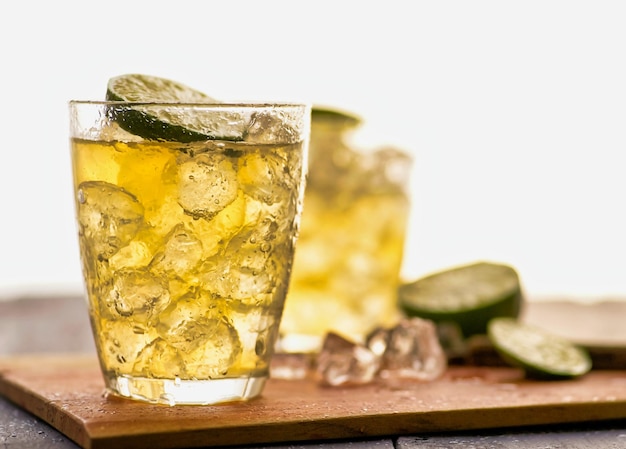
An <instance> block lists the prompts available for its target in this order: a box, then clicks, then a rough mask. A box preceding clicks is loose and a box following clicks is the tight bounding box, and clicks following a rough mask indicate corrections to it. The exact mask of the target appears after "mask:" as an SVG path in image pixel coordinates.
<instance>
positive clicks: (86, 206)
mask: <svg viewBox="0 0 626 449" xmlns="http://www.w3.org/2000/svg"><path fill="white" fill-rule="evenodd" d="M77 193H78V224H79V232H80V234H81V235H82V236H83V237H84V238H85V239H86V241H87V246H88V248H89V249H91V250H93V251H94V252H95V254H93V256H95V257H97V258H98V259H99V260H108V259H109V258H110V257H111V256H112V255H114V254H115V253H117V251H119V250H120V248H123V247H124V246H126V245H127V244H128V243H129V242H130V241H131V240H132V239H133V237H134V236H135V235H136V233H137V231H138V230H139V229H140V228H141V226H142V225H143V213H144V208H143V206H142V205H141V204H140V203H139V201H137V199H136V198H135V197H134V196H133V195H132V194H130V193H128V192H127V191H125V190H124V189H121V188H119V187H117V186H115V185H113V184H110V183H108V182H103V181H87V182H83V183H81V184H80V185H79V186H78V192H77Z"/></svg>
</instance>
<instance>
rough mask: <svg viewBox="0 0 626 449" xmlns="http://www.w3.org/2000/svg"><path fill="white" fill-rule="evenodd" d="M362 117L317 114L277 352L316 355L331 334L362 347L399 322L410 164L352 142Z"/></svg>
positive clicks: (392, 152) (394, 152) (393, 153)
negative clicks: (369, 338)
mask: <svg viewBox="0 0 626 449" xmlns="http://www.w3.org/2000/svg"><path fill="white" fill-rule="evenodd" d="M360 125H361V121H360V119H358V118H357V117H356V116H353V115H351V114H344V113H343V112H337V111H336V110H334V109H325V108H316V107H314V108H313V115H312V123H311V145H310V157H309V169H308V170H309V175H308V179H307V185H306V190H305V196H304V211H303V214H302V223H301V233H300V238H299V240H298V247H297V249H296V255H295V261H294V266H293V274H292V281H291V287H290V290H289V294H288V296H287V303H286V306H285V312H284V315H283V320H282V325H281V337H280V341H279V347H280V350H281V352H285V353H315V352H317V351H319V350H320V348H321V345H322V344H323V339H324V337H325V335H326V334H327V333H329V332H333V333H336V334H340V335H341V336H343V337H345V338H347V339H350V340H352V341H354V342H357V343H362V342H363V341H364V340H365V338H366V336H367V334H368V333H369V332H372V331H373V330H374V329H376V328H377V327H380V326H392V325H394V324H395V323H396V322H397V320H398V319H399V312H398V306H397V289H398V286H399V277H400V270H401V266H402V261H403V254H404V246H405V236H406V229H407V221H408V217H409V210H410V201H409V194H408V189H409V181H410V174H411V170H412V162H413V161H412V158H411V156H410V155H409V154H408V153H406V152H405V151H403V150H401V149H398V148H396V147H392V146H373V147H372V148H365V147H363V146H359V145H357V144H355V143H354V140H353V136H354V133H355V131H357V130H358V128H359V126H360Z"/></svg>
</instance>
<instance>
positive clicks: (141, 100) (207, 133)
mask: <svg viewBox="0 0 626 449" xmlns="http://www.w3.org/2000/svg"><path fill="white" fill-rule="evenodd" d="M106 100H107V101H123V102H131V103H136V104H132V105H131V104H128V105H124V107H116V108H111V110H110V111H111V113H110V115H111V118H112V119H113V120H114V121H115V122H117V124H118V125H119V126H120V128H122V129H124V130H126V131H128V132H129V133H131V134H134V135H137V136H140V137H143V138H144V139H149V140H158V141H172V142H181V143H189V142H197V141H203V140H218V139H219V140H230V141H240V140H243V136H244V134H245V129H246V128H245V127H246V124H247V121H246V120H244V118H243V117H241V116H238V115H237V114H235V113H231V114H230V115H231V116H229V115H228V114H226V117H227V118H226V119H225V118H224V114H216V113H215V112H214V111H211V110H209V109H207V110H205V111H204V113H202V111H197V113H195V114H193V115H190V114H181V113H180V109H177V108H176V107H172V108H169V109H168V108H163V107H162V106H156V105H155V104H156V103H206V104H216V103H219V102H218V101H217V100H215V99H213V98H212V97H210V96H208V95H206V94H204V93H203V92H201V91H198V90H196V89H193V88H191V87H188V86H186V85H184V84H181V83H179V82H176V81H173V80H169V79H166V78H160V77H155V76H150V75H142V74H127V75H120V76H116V77H113V78H111V79H109V81H108V83H107V91H106ZM151 103H154V104H151ZM233 123H237V124H238V125H233Z"/></svg>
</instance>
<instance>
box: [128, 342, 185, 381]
mask: <svg viewBox="0 0 626 449" xmlns="http://www.w3.org/2000/svg"><path fill="white" fill-rule="evenodd" d="M184 370H185V364H184V362H183V359H182V357H181V356H180V354H179V352H178V350H177V349H176V348H174V347H173V346H172V345H170V344H168V343H167V342H166V341H165V340H163V339H161V338H157V339H155V340H154V341H152V342H150V343H149V344H147V345H146V346H145V347H144V348H143V349H142V350H141V352H140V353H139V355H138V356H137V359H136V360H135V363H134V365H133V371H134V372H140V373H141V374H142V375H144V376H146V377H156V378H159V377H162V378H168V377H171V376H176V377H180V376H181V375H182V374H183V373H184Z"/></svg>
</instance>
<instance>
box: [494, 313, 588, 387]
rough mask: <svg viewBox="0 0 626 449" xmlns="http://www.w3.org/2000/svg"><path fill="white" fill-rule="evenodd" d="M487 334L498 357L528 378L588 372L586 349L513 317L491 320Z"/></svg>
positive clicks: (558, 376)
mask: <svg viewBox="0 0 626 449" xmlns="http://www.w3.org/2000/svg"><path fill="white" fill-rule="evenodd" d="M487 332H488V336H489V339H490V340H491V343H492V344H493V346H494V348H495V349H496V351H497V352H498V353H499V354H500V356H501V357H502V358H503V359H504V360H505V361H506V362H508V363H509V364H511V365H513V366H518V367H521V368H523V369H524V370H525V371H526V373H527V374H528V376H529V377H537V378H572V377H578V376H582V375H583V374H585V373H587V372H588V371H589V370H590V369H591V358H590V357H589V354H588V353H587V351H586V350H584V349H583V348H581V347H579V346H577V345H575V344H574V343H572V342H570V341H569V340H567V339H565V338H562V337H560V336H557V335H554V334H551V333H549V332H548V331H546V330H544V329H541V328H538V327H535V326H531V325H529V324H524V323H521V322H519V321H517V320H515V319H513V318H494V319H493V320H491V321H490V322H489V325H488V329H487Z"/></svg>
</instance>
